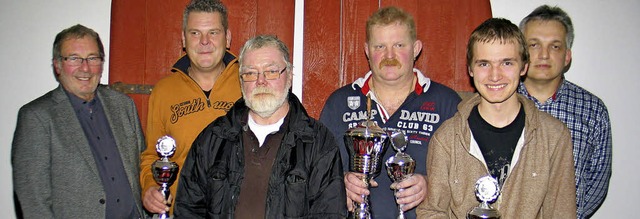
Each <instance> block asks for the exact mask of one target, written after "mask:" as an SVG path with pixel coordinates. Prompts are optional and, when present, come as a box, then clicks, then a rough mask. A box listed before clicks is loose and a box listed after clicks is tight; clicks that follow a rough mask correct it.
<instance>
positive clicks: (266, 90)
mask: <svg viewBox="0 0 640 219" xmlns="http://www.w3.org/2000/svg"><path fill="white" fill-rule="evenodd" d="M251 94H252V95H257V94H274V91H273V89H271V88H268V87H256V88H254V89H253V91H252V92H251Z"/></svg>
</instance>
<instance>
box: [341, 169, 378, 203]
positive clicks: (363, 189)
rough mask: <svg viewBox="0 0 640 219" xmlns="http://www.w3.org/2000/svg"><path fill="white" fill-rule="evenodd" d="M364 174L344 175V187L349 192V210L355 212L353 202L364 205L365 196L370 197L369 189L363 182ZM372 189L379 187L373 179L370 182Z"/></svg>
mask: <svg viewBox="0 0 640 219" xmlns="http://www.w3.org/2000/svg"><path fill="white" fill-rule="evenodd" d="M363 178H364V174H362V173H354V172H347V173H345V174H344V187H345V189H346V190H347V209H349V211H353V209H354V206H353V202H358V203H362V202H364V199H363V198H362V196H363V195H369V188H367V185H366V184H365V183H364V182H363V181H362V179H363ZM369 184H370V186H371V187H377V186H378V183H377V182H376V181H375V180H373V179H371V180H370V181H369Z"/></svg>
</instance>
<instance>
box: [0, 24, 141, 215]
mask: <svg viewBox="0 0 640 219" xmlns="http://www.w3.org/2000/svg"><path fill="white" fill-rule="evenodd" d="M52 63H53V67H54V72H55V76H56V80H57V81H58V82H59V83H60V85H59V86H58V88H56V89H53V90H52V91H50V92H48V93H47V94H45V95H43V96H41V97H39V98H37V99H36V100H34V101H31V102H30V103H28V104H26V105H24V106H23V107H22V108H21V109H20V111H19V113H18V123H17V126H16V130H15V133H14V137H13V144H12V151H11V163H12V165H13V185H14V192H15V195H16V197H17V199H16V200H15V201H16V204H17V205H18V206H21V207H20V208H21V210H22V213H23V214H24V217H25V218H140V217H143V216H144V212H143V210H142V207H141V204H140V184H139V181H138V176H139V173H140V170H139V162H140V159H139V156H140V153H141V152H142V151H143V150H144V147H145V145H144V136H143V134H142V129H141V127H140V121H139V119H138V114H137V111H136V107H135V105H134V103H133V101H132V100H131V99H130V98H129V97H127V96H126V95H124V94H122V93H119V92H116V91H113V90H109V89H108V88H106V87H105V86H102V85H101V86H99V82H100V77H101V76H102V70H103V65H104V48H103V45H102V42H101V41H100V37H99V36H98V34H97V33H96V32H95V31H93V30H92V29H89V28H87V27H84V26H82V25H75V26H72V27H70V28H68V29H65V30H63V31H62V32H60V33H58V35H57V36H56V38H55V41H54V43H53V58H52Z"/></svg>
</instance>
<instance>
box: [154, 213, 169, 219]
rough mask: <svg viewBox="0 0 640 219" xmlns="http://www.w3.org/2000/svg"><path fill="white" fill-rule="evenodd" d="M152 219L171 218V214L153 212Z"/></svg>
mask: <svg viewBox="0 0 640 219" xmlns="http://www.w3.org/2000/svg"><path fill="white" fill-rule="evenodd" d="M151 218H152V219H173V217H172V216H170V215H166V214H153V217H151Z"/></svg>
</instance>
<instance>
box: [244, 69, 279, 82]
mask: <svg viewBox="0 0 640 219" xmlns="http://www.w3.org/2000/svg"><path fill="white" fill-rule="evenodd" d="M284 70H287V68H286V67H285V68H283V69H282V70H279V71H278V70H271V71H263V72H262V76H264V79H266V80H276V79H278V78H280V75H281V74H282V73H284ZM259 75H260V72H245V73H242V74H240V78H242V81H244V82H252V81H257V80H258V76H259Z"/></svg>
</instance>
